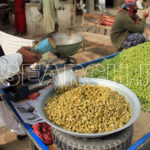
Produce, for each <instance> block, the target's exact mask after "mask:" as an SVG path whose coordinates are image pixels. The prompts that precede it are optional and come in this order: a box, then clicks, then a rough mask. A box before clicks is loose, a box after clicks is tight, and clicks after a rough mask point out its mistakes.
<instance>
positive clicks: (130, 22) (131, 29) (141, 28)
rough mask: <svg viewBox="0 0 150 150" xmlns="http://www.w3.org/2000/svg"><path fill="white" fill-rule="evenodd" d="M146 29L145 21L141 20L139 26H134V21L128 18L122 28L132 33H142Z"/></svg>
mask: <svg viewBox="0 0 150 150" xmlns="http://www.w3.org/2000/svg"><path fill="white" fill-rule="evenodd" d="M145 27H146V21H145V19H143V20H142V21H140V23H139V24H136V23H135V22H134V20H132V19H131V18H128V20H126V22H125V24H124V28H125V29H126V30H128V31H129V32H132V33H141V34H142V33H143V32H144V29H145Z"/></svg>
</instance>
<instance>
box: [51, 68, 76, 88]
mask: <svg viewBox="0 0 150 150" xmlns="http://www.w3.org/2000/svg"><path fill="white" fill-rule="evenodd" d="M73 83H78V77H77V75H76V73H75V72H74V71H73V70H72V69H69V70H63V71H61V72H58V74H57V75H56V76H54V77H53V86H54V88H57V89H59V88H62V87H63V86H72V85H73Z"/></svg>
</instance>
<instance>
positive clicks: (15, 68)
mask: <svg viewBox="0 0 150 150" xmlns="http://www.w3.org/2000/svg"><path fill="white" fill-rule="evenodd" d="M41 57H42V56H41V55H40V54H35V53H32V52H30V47H21V48H20V49H19V50H18V53H16V54H12V55H8V56H2V57H0V81H4V80H6V79H8V78H10V77H12V76H14V75H15V74H17V73H18V72H19V70H20V66H21V64H22V63H23V64H25V65H31V64H33V63H35V62H38V61H39V60H40V59H41Z"/></svg>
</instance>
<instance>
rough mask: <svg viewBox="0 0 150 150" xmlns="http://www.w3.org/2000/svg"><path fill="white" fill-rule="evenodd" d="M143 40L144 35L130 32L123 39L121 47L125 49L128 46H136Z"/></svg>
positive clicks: (144, 40)
mask: <svg viewBox="0 0 150 150" xmlns="http://www.w3.org/2000/svg"><path fill="white" fill-rule="evenodd" d="M144 42H146V39H145V37H144V35H142V34H140V33H131V34H129V35H128V36H127V37H126V39H125V40H124V41H123V44H122V48H123V49H127V48H129V47H132V46H136V45H138V44H141V43H144Z"/></svg>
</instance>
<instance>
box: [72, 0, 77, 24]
mask: <svg viewBox="0 0 150 150" xmlns="http://www.w3.org/2000/svg"><path fill="white" fill-rule="evenodd" d="M76 5H77V1H76V0H73V13H72V21H71V26H74V25H75V21H76Z"/></svg>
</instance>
